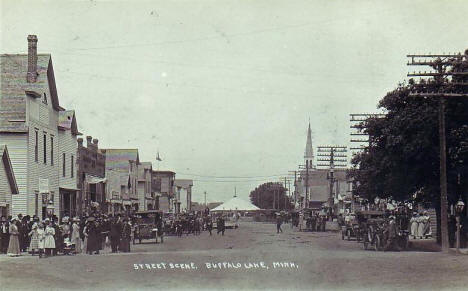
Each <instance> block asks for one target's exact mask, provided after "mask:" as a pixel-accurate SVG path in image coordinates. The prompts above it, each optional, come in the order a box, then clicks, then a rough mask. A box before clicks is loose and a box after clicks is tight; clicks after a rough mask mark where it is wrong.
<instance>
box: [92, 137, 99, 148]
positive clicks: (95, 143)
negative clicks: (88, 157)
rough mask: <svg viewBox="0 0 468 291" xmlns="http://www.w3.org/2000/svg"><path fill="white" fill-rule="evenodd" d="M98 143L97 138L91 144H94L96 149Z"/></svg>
mask: <svg viewBox="0 0 468 291" xmlns="http://www.w3.org/2000/svg"><path fill="white" fill-rule="evenodd" d="M98 142H99V140H98V139H97V138H95V139H93V143H94V145H95V146H96V147H97V146H98Z"/></svg>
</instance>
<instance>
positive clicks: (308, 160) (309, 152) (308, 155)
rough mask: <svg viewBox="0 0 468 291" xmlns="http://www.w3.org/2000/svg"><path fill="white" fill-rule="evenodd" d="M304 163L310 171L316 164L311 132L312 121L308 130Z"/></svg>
mask: <svg viewBox="0 0 468 291" xmlns="http://www.w3.org/2000/svg"><path fill="white" fill-rule="evenodd" d="M304 162H305V164H306V166H307V167H308V168H309V169H312V168H313V163H314V150H313V148H312V131H311V130H310V120H309V129H308V130H307V143H306V148H305V153H304Z"/></svg>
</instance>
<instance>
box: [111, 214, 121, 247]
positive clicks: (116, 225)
mask: <svg viewBox="0 0 468 291" xmlns="http://www.w3.org/2000/svg"><path fill="white" fill-rule="evenodd" d="M121 235H122V222H121V219H120V215H118V216H117V217H116V218H115V217H114V219H113V220H112V222H111V226H110V240H111V248H112V252H113V253H116V252H117V250H118V247H119V245H120V236H121Z"/></svg>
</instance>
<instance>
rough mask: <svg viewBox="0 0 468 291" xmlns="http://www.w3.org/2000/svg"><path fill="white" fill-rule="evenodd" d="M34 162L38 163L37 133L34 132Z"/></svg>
mask: <svg viewBox="0 0 468 291" xmlns="http://www.w3.org/2000/svg"><path fill="white" fill-rule="evenodd" d="M34 161H36V162H38V161H39V131H38V130H37V129H36V130H35V138H34Z"/></svg>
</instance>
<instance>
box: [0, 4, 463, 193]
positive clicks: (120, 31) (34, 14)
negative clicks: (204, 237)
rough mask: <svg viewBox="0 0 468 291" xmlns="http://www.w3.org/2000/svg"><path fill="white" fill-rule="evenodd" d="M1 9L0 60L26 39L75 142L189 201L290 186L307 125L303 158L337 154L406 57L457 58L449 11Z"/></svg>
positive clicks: (407, 7) (455, 16)
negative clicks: (138, 166) (353, 122)
mask: <svg viewBox="0 0 468 291" xmlns="http://www.w3.org/2000/svg"><path fill="white" fill-rule="evenodd" d="M0 3H1V6H0V7H1V19H0V53H26V52H27V41H26V38H27V35H28V34H36V35H37V37H38V39H39V41H38V52H39V53H50V54H51V55H52V60H53V65H54V71H55V80H56V84H57V91H58V95H59V102H60V105H61V106H62V107H64V108H66V109H74V110H75V111H76V117H77V123H78V127H79V130H80V132H82V133H83V135H84V136H86V135H91V136H93V138H97V139H99V146H100V147H101V148H138V149H139V154H140V160H141V161H150V162H153V167H154V168H155V169H158V168H159V169H160V170H172V171H174V172H176V178H180V179H193V180H194V186H193V190H192V192H193V194H192V195H193V200H194V201H199V202H203V201H204V194H203V193H204V192H205V191H206V192H207V201H208V202H212V201H226V200H228V199H229V198H230V197H232V196H233V195H234V192H235V191H236V193H237V195H238V196H239V197H241V198H243V199H245V200H248V195H249V193H250V191H251V190H253V189H254V188H255V187H257V186H258V185H260V184H262V183H264V182H268V181H273V182H276V181H279V180H280V179H281V178H282V179H284V177H288V176H289V177H290V173H289V171H293V170H297V169H298V165H300V164H302V163H303V156H304V150H305V144H306V137H307V126H308V122H309V120H310V123H311V128H312V137H313V145H314V150H316V148H315V147H316V146H318V145H330V144H338V145H349V140H350V121H349V114H350V113H376V112H379V111H378V109H377V103H378V101H379V100H380V99H381V98H382V97H383V96H384V95H385V93H386V92H388V91H390V90H392V89H394V88H395V87H396V86H397V84H398V83H399V82H402V81H404V80H406V79H407V77H406V74H407V73H408V72H409V71H410V70H412V68H409V67H408V66H407V65H406V63H407V58H406V55H407V54H411V53H444V52H445V53H454V52H463V51H464V50H465V49H467V48H468V38H467V37H466V36H467V35H466V28H467V27H468V17H466V11H467V9H468V2H467V1H462V0H460V1H456V0H454V1H427V0H425V1H417V0H416V1H361V0H356V1H346V0H344V1H338V0H332V1H330V0H323V1H312V0H306V1H294V0H290V1H276V0H255V1H233V0H226V1H219V0H218V1H196V0H192V1H95V0H92V1H65V0H62V1H21V0H1V1H0ZM158 151H159V153H160V156H161V158H162V159H163V161H162V162H160V163H159V164H158V163H157V162H156V155H157V152H158Z"/></svg>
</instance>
